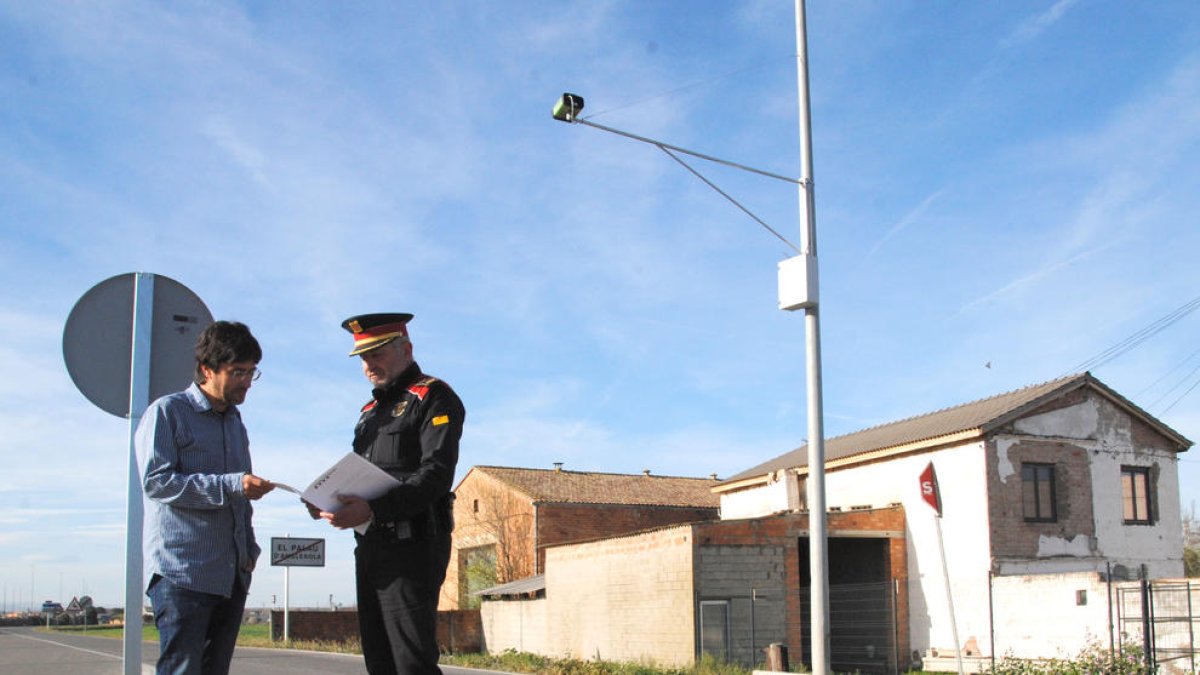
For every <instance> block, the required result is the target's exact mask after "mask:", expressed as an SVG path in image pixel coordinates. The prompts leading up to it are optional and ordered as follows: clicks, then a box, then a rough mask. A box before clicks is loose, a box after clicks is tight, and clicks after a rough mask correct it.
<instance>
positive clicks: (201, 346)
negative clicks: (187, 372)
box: [195, 321, 262, 384]
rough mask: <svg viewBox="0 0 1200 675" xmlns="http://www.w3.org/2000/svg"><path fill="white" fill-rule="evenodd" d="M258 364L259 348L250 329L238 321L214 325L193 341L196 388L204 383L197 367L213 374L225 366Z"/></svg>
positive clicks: (260, 348) (219, 322)
mask: <svg viewBox="0 0 1200 675" xmlns="http://www.w3.org/2000/svg"><path fill="white" fill-rule="evenodd" d="M261 360H262V347H259V346H258V340H255V339H254V336H253V335H251V334H250V328H248V327H247V326H246V324H244V323H241V322H238V321H215V322H213V323H211V324H209V325H208V327H207V328H205V329H204V330H203V331H202V332H201V333H200V337H199V338H197V339H196V376H195V380H196V384H204V381H205V380H206V379H207V378H205V377H204V371H203V370H202V368H201V366H204V367H207V368H210V369H212V370H217V369H218V368H220V367H221V366H223V365H225V364H226V363H235V362H237V361H253V362H254V363H258V362H259V361H261Z"/></svg>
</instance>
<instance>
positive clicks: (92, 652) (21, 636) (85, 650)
mask: <svg viewBox="0 0 1200 675" xmlns="http://www.w3.org/2000/svg"><path fill="white" fill-rule="evenodd" d="M3 633H4V634H5V635H11V636H13V637H19V638H21V639H22V640H33V641H34V642H45V643H46V644H50V645H54V646H56V647H66V648H67V649H74V650H75V651H78V652H87V653H88V654H95V655H97V656H107V657H108V658H110V659H118V660H119V659H120V658H121V657H120V656H117V655H116V654H109V653H107V652H98V651H96V650H95V649H84V648H83V647H76V646H74V645H69V644H65V643H62V642H55V641H54V640H47V639H45V638H37V637H33V636H32V635H22V634H21V633H14V632H10V631H3Z"/></svg>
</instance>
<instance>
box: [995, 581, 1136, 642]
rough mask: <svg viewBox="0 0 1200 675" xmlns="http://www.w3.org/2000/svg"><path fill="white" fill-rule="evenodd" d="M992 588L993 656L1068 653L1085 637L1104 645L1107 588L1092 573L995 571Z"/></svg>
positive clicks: (1086, 639) (1107, 598)
mask: <svg viewBox="0 0 1200 675" xmlns="http://www.w3.org/2000/svg"><path fill="white" fill-rule="evenodd" d="M992 588H993V591H992V592H993V596H994V598H995V606H996V612H995V627H996V628H995V631H996V632H995V641H996V656H997V658H1003V657H1004V656H1009V655H1011V656H1014V657H1017V658H1048V657H1064V658H1067V657H1073V656H1075V655H1076V654H1078V653H1079V651H1080V650H1082V649H1083V647H1084V646H1086V645H1087V644H1088V643H1094V644H1100V645H1102V646H1103V647H1105V648H1107V647H1108V642H1109V634H1108V618H1109V613H1108V612H1109V590H1108V585H1107V584H1106V583H1104V582H1102V581H1101V580H1100V577H1099V576H1098V575H1097V574H1096V573H1094V572H1073V573H1068V574H1036V575H1031V576H1008V577H996V578H995V579H994V580H993V587H992ZM1079 591H1083V592H1084V595H1085V597H1084V598H1083V602H1084V603H1085V604H1082V605H1081V604H1078V600H1077V598H1076V593H1077V592H1079ZM1113 614H1114V615H1115V614H1116V610H1115V609H1114V610H1113ZM983 647H984V649H985V650H986V649H987V645H983ZM985 653H986V651H985Z"/></svg>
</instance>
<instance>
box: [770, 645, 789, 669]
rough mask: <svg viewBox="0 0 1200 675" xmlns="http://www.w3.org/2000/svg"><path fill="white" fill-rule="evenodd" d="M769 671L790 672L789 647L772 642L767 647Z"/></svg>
mask: <svg viewBox="0 0 1200 675" xmlns="http://www.w3.org/2000/svg"><path fill="white" fill-rule="evenodd" d="M766 651H767V670H769V671H771V672H781V673H786V672H788V669H789V666H788V653H787V647H786V646H784V645H782V644H780V643H778V642H772V643H771V644H769V645H767V650H766Z"/></svg>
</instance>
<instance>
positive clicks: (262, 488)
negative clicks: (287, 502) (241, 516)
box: [242, 473, 275, 499]
mask: <svg viewBox="0 0 1200 675" xmlns="http://www.w3.org/2000/svg"><path fill="white" fill-rule="evenodd" d="M274 489H275V484H274V483H272V482H271V481H269V480H267V479H266V478H259V477H258V476H255V475H254V474H252V473H245V474H242V494H244V495H246V499H258V498H260V497H262V496H263V495H265V494H267V493H268V492H270V491H271V490H274Z"/></svg>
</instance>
